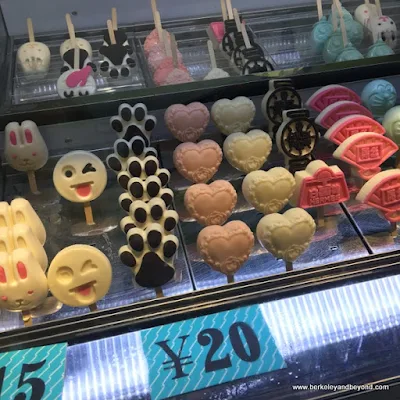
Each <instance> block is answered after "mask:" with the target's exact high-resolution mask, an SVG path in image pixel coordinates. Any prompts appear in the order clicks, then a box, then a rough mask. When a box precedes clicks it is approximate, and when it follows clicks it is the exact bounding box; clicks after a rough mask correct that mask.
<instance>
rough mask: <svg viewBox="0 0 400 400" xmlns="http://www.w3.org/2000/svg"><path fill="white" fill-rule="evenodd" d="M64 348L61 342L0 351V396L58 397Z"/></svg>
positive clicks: (55, 399) (42, 399)
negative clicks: (6, 351)
mask: <svg viewBox="0 0 400 400" xmlns="http://www.w3.org/2000/svg"><path fill="white" fill-rule="evenodd" d="M66 352H67V344H66V343H61V344H54V345H51V346H44V347H34V348H31V349H27V350H19V351H11V352H8V353H0V399H1V400H3V399H4V400H5V399H30V400H59V399H61V396H62V391H63V386H64V370H65V357H66ZM23 394H25V396H24V395H23Z"/></svg>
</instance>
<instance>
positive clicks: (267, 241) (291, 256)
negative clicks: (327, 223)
mask: <svg viewBox="0 0 400 400" xmlns="http://www.w3.org/2000/svg"><path fill="white" fill-rule="evenodd" d="M315 229H316V226H315V222H314V220H313V219H312V217H311V215H309V214H308V213H307V211H305V210H303V209H302V208H292V209H290V210H288V211H286V212H285V213H284V214H282V215H281V214H270V215H266V216H265V217H263V218H262V219H261V220H260V222H259V223H258V225H257V238H258V240H259V242H260V243H261V245H262V246H263V247H264V248H265V249H267V250H268V251H269V252H270V253H271V254H272V255H273V256H274V257H276V258H277V259H283V260H284V261H285V262H286V270H287V271H291V270H293V262H294V261H295V260H296V259H297V258H298V257H300V256H301V255H302V254H303V253H304V252H305V251H306V249H307V248H308V246H309V245H310V243H311V240H312V238H313V236H314V234H315Z"/></svg>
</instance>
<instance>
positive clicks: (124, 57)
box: [99, 20, 136, 79]
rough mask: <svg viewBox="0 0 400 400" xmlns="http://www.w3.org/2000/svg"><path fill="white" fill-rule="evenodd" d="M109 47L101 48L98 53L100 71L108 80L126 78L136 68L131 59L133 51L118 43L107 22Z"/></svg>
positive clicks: (112, 29)
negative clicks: (100, 60) (101, 57)
mask: <svg viewBox="0 0 400 400" xmlns="http://www.w3.org/2000/svg"><path fill="white" fill-rule="evenodd" d="M107 29H108V34H109V36H110V45H107V46H104V45H103V46H102V47H101V48H100V50H99V53H100V54H101V55H102V56H103V61H102V62H101V63H100V70H101V72H102V73H103V74H105V75H107V76H109V77H110V78H113V79H117V78H119V77H120V76H121V77H123V78H127V77H129V76H130V75H131V70H132V69H133V68H134V67H135V66H136V62H135V60H134V59H133V58H132V57H131V56H132V54H133V49H132V48H131V47H130V46H125V45H124V44H121V43H118V42H117V39H116V36H115V31H114V28H113V25H112V22H111V20H108V21H107Z"/></svg>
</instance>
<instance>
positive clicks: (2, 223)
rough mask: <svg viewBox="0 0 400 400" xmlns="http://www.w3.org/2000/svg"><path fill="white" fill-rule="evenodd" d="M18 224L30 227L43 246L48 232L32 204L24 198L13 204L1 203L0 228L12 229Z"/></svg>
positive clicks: (15, 200) (16, 200) (14, 201)
mask: <svg viewBox="0 0 400 400" xmlns="http://www.w3.org/2000/svg"><path fill="white" fill-rule="evenodd" d="M16 224H25V225H28V226H29V227H30V228H31V230H32V232H33V233H34V235H35V236H36V237H37V239H38V240H39V242H40V244H41V245H42V246H43V245H44V243H45V242H46V230H45V228H44V225H43V223H42V221H41V220H40V218H39V216H38V215H37V214H36V212H35V210H34V209H33V207H32V205H31V203H29V201H28V200H26V199H23V198H17V199H14V200H13V201H12V202H11V204H8V203H7V202H6V201H2V202H0V228H11V227H12V226H14V225H16Z"/></svg>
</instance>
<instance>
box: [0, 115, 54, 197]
mask: <svg viewBox="0 0 400 400" xmlns="http://www.w3.org/2000/svg"><path fill="white" fill-rule="evenodd" d="M4 153H5V159H6V161H7V162H8V163H9V164H10V166H11V167H13V168H14V169H16V170H17V171H22V172H26V173H27V174H28V179H29V186H30V188H31V191H32V193H35V194H36V193H38V190H37V186H36V179H35V172H34V171H36V170H38V169H40V168H42V167H43V166H44V165H45V164H46V162H47V160H48V158H49V152H48V149H47V146H46V143H45V141H44V140H43V137H42V135H41V134H40V131H39V128H38V127H37V125H36V124H35V123H34V122H33V121H24V122H22V124H21V125H20V124H19V123H18V122H10V123H9V124H8V125H7V126H6V129H5V143H4Z"/></svg>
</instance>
